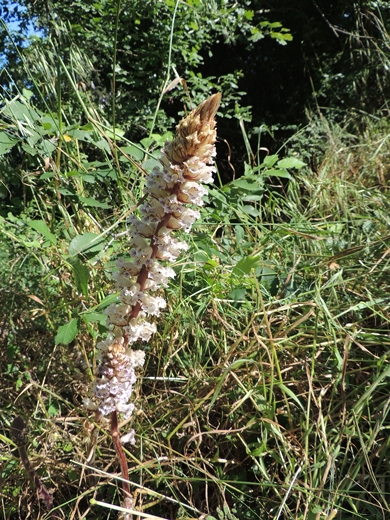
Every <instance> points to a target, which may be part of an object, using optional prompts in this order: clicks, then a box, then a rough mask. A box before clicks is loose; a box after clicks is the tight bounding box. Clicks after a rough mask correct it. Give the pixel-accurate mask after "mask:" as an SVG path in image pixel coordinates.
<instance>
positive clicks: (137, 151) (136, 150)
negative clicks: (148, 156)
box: [121, 145, 145, 161]
mask: <svg viewBox="0 0 390 520" xmlns="http://www.w3.org/2000/svg"><path fill="white" fill-rule="evenodd" d="M121 150H122V152H125V153H126V154H127V155H130V157H132V158H133V159H135V160H136V161H143V159H144V156H145V154H144V152H143V150H142V149H141V147H138V146H135V145H130V146H123V147H122V148H121ZM125 159H126V157H125Z"/></svg>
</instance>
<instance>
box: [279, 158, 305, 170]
mask: <svg viewBox="0 0 390 520" xmlns="http://www.w3.org/2000/svg"><path fill="white" fill-rule="evenodd" d="M278 166H279V167H280V168H297V169H299V168H302V167H303V166H306V163H304V162H302V161H300V160H299V159H297V158H296V157H286V158H285V159H281V160H280V161H278Z"/></svg>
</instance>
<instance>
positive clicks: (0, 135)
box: [0, 132, 19, 155]
mask: <svg viewBox="0 0 390 520" xmlns="http://www.w3.org/2000/svg"><path fill="white" fill-rule="evenodd" d="M18 142H19V139H16V138H15V137H11V136H10V135H9V134H8V133H7V132H0V155H4V154H5V153H7V152H9V151H10V150H11V148H12V147H13V146H15V144H16V143H18Z"/></svg>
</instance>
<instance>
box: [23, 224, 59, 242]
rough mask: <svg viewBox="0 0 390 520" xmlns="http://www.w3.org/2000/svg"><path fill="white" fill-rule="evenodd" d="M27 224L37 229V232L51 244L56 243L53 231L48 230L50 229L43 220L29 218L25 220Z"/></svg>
mask: <svg viewBox="0 0 390 520" xmlns="http://www.w3.org/2000/svg"><path fill="white" fill-rule="evenodd" d="M27 225H28V226H29V227H30V228H32V229H35V231H38V233H40V234H41V235H42V236H44V237H45V238H46V239H47V240H49V242H51V243H52V244H54V245H55V244H56V243H57V239H56V237H55V235H53V233H52V232H51V231H50V229H49V227H48V225H47V224H46V222H45V221H43V220H30V221H28V222H27Z"/></svg>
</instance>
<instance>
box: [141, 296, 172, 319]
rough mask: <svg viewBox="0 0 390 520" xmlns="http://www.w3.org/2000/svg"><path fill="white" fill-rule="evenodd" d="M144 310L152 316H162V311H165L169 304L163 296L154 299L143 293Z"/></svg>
mask: <svg viewBox="0 0 390 520" xmlns="http://www.w3.org/2000/svg"><path fill="white" fill-rule="evenodd" d="M141 302H142V309H143V310H144V311H145V312H146V314H152V315H155V316H159V315H160V309H164V308H165V307H166V306H167V302H166V301H165V300H164V298H162V297H161V296H157V297H153V296H149V295H148V294H145V293H143V294H142V298H141Z"/></svg>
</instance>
